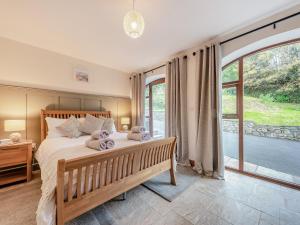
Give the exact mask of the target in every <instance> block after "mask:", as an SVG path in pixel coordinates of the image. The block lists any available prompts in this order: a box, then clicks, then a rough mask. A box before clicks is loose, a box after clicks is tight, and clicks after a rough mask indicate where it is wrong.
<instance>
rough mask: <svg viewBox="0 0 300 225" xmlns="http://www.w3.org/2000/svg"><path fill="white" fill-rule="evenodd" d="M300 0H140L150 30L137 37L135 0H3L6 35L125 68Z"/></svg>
mask: <svg viewBox="0 0 300 225" xmlns="http://www.w3.org/2000/svg"><path fill="white" fill-rule="evenodd" d="M296 3H299V0H264V1H263V0H251V1H243V0H226V1H224V0H136V9H137V10H138V11H140V12H141V13H142V14H143V16H144V19H145V23H146V25H145V31H144V35H143V36H142V37H141V38H139V39H131V38H129V37H128V36H126V34H125V33H124V31H123V27H122V25H123V16H124V15H125V13H126V12H127V11H128V10H130V9H131V0H88V1H85V0H0V36H3V37H6V38H10V39H13V40H16V41H20V42H23V43H27V44H30V45H33V46H36V47H40V48H44V49H48V50H52V51H55V52H58V53H62V54H65V55H69V56H73V57H76V58H80V59H84V60H86V61H90V62H93V63H97V64H100V65H104V66H108V67H111V68H115V69H118V70H121V71H126V72H129V71H134V70H137V69H142V68H146V67H149V66H152V65H155V64H157V63H159V62H161V61H163V60H165V59H167V58H168V57H169V56H170V55H172V54H175V53H177V52H179V51H182V50H184V49H186V48H190V47H193V46H195V45H197V44H198V43H201V42H202V41H205V40H207V39H209V38H211V37H213V36H215V35H218V34H221V33H223V32H226V31H228V30H231V29H234V28H235V27H237V26H240V25H241V24H245V23H249V22H251V21H253V20H256V19H257V18H260V17H264V16H266V15H269V14H272V13H273V12H277V11H279V10H281V9H283V8H286V7H288V6H291V5H293V4H296Z"/></svg>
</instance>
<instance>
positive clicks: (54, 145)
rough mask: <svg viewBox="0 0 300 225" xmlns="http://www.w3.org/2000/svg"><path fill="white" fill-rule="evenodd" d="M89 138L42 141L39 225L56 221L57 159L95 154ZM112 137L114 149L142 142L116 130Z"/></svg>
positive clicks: (50, 224) (40, 149)
mask: <svg viewBox="0 0 300 225" xmlns="http://www.w3.org/2000/svg"><path fill="white" fill-rule="evenodd" d="M89 138H90V136H81V137H79V138H77V139H70V138H65V137H58V138H51V139H45V140H44V141H43V142H42V143H41V145H40V147H39V149H38V151H37V152H36V154H35V158H36V159H37V161H38V162H39V166H40V168H41V179H42V187H41V189H42V197H41V199H40V201H39V205H38V209H37V212H36V220H37V224H38V225H55V223H56V205H55V188H56V172H57V161H58V160H59V159H66V160H68V159H73V158H77V157H81V156H87V155H91V154H95V153H96V152H97V151H96V150H93V149H90V148H87V147H85V141H86V140H87V139H89ZM110 138H112V139H114V141H115V143H116V145H115V148H114V149H117V148H121V147H126V146H130V145H136V144H140V142H137V141H131V140H128V139H127V134H126V133H118V132H115V133H113V134H112V135H110Z"/></svg>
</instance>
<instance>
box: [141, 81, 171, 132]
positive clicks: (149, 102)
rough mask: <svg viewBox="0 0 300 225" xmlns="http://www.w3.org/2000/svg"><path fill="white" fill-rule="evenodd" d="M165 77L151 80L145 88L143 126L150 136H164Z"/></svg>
mask: <svg viewBox="0 0 300 225" xmlns="http://www.w3.org/2000/svg"><path fill="white" fill-rule="evenodd" d="M165 99H166V95H165V78H161V79H158V80H155V81H152V82H151V83H149V84H148V85H147V86H146V90H145V126H146V128H147V129H148V130H149V131H150V133H151V135H152V137H155V138H159V137H165Z"/></svg>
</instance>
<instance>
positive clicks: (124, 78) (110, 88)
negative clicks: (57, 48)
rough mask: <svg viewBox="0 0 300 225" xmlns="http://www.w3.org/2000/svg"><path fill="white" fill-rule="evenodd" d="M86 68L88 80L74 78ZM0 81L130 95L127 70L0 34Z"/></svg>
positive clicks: (90, 92) (80, 91) (55, 88)
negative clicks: (75, 72) (67, 54)
mask: <svg viewBox="0 0 300 225" xmlns="http://www.w3.org/2000/svg"><path fill="white" fill-rule="evenodd" d="M74 69H81V70H85V71H88V72H89V74H90V75H89V79H90V82H89V83H83V82H78V81H76V80H75V79H74ZM0 83H2V84H12V85H19V86H26V87H37V88H46V89H52V90H61V91H71V92H77V93H78V92H79V93H89V94H100V95H108V96H121V97H129V96H130V82H129V74H127V73H124V72H121V71H117V70H114V69H111V68H107V67H104V66H100V65H97V64H93V63H89V62H86V61H83V60H79V59H75V58H72V57H68V56H64V55H61V54H57V53H55V52H51V51H47V50H44V49H40V48H36V47H32V46H30V45H27V44H23V43H19V42H16V41H12V40H9V39H5V38H0Z"/></svg>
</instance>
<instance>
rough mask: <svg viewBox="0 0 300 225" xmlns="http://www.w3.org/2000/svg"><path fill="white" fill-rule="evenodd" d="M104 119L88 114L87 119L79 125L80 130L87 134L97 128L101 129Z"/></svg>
mask: <svg viewBox="0 0 300 225" xmlns="http://www.w3.org/2000/svg"><path fill="white" fill-rule="evenodd" d="M104 121H105V120H104V119H101V118H97V117H95V116H92V115H90V114H87V115H86V117H85V120H84V121H83V122H82V123H81V124H80V126H79V131H80V132H82V133H86V134H92V133H93V132H94V131H96V130H101V128H102V126H103V123H104Z"/></svg>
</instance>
